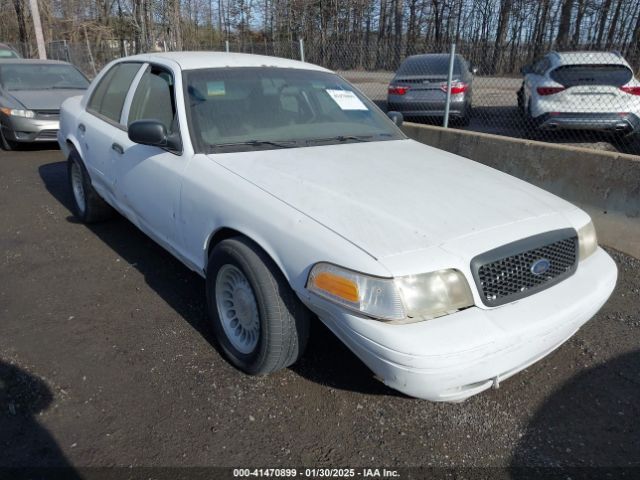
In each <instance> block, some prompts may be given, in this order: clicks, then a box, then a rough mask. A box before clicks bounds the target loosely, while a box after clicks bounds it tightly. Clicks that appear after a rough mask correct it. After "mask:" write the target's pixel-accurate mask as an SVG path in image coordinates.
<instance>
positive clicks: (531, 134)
mask: <svg viewBox="0 0 640 480" xmlns="http://www.w3.org/2000/svg"><path fill="white" fill-rule="evenodd" d="M522 128H523V130H524V131H523V138H526V139H527V140H538V139H539V138H540V129H539V128H538V122H536V121H535V119H534V118H533V117H532V116H531V100H529V103H528V104H527V108H525V109H524V111H523V112H522Z"/></svg>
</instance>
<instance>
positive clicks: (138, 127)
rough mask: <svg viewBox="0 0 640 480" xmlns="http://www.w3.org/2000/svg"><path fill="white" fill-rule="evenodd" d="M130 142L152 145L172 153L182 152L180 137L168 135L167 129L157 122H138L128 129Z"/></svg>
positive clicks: (132, 123) (130, 125) (131, 124)
mask: <svg viewBox="0 0 640 480" xmlns="http://www.w3.org/2000/svg"><path fill="white" fill-rule="evenodd" d="M127 131H128V134H129V140H131V141H132V142H135V143H140V144H141V145H152V146H154V147H160V148H165V149H167V150H171V151H180V150H182V144H181V142H180V137H179V136H177V135H168V134H167V128H166V127H165V126H164V125H163V124H162V123H161V122H159V121H157V120H136V121H135V122H131V123H130V124H129V128H128V130H127Z"/></svg>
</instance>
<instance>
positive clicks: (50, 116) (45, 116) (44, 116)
mask: <svg viewBox="0 0 640 480" xmlns="http://www.w3.org/2000/svg"><path fill="white" fill-rule="evenodd" d="M35 113H36V116H37V117H38V118H39V119H41V120H58V119H59V118H60V110H35Z"/></svg>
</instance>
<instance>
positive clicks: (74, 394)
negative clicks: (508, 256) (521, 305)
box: [0, 148, 640, 478]
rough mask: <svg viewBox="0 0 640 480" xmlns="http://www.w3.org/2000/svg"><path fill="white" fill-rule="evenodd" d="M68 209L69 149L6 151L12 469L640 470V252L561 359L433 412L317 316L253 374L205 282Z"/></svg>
mask: <svg viewBox="0 0 640 480" xmlns="http://www.w3.org/2000/svg"><path fill="white" fill-rule="evenodd" d="M70 202H71V197H70V193H69V189H68V186H67V177H66V165H65V163H64V159H63V158H62V154H61V153H60V152H59V151H58V150H47V149H42V148H40V149H30V150H28V151H21V152H11V153H9V152H0V247H1V252H2V257H1V258H0V451H1V452H2V453H1V454H0V467H10V466H14V467H15V466H26V465H29V466H67V467H70V468H72V469H76V468H81V467H87V466H92V467H97V466H116V465H118V466H177V467H179V466H193V465H196V466H235V467H240V466H269V467H274V466H298V467H301V466H316V467H317V466H352V467H369V466H377V467H382V466H394V467H402V466H436V467H440V466H454V467H504V468H507V469H510V470H509V471H511V472H512V473H513V475H512V476H513V477H514V478H516V477H518V475H519V474H518V472H520V470H518V467H522V466H529V467H530V466H562V467H570V466H607V467H611V466H638V465H640V423H639V422H638V418H640V415H639V414H640V402H639V399H640V349H639V348H640V347H639V345H640V313H639V309H638V306H639V305H640V274H639V273H638V272H640V260H638V259H634V258H631V257H628V256H625V255H623V254H620V253H617V252H615V251H611V250H610V253H611V255H612V256H613V258H614V259H615V260H616V262H617V264H618V267H619V275H620V276H619V281H618V285H617V287H616V290H615V292H614V294H613V296H612V298H611V299H610V301H609V302H608V303H607V304H606V305H605V307H604V308H603V309H602V311H601V312H600V313H599V314H598V315H597V316H596V317H595V318H593V319H592V320H591V321H590V322H589V323H588V324H587V325H586V326H585V327H584V328H582V329H581V330H580V331H579V332H578V333H577V334H576V335H575V336H574V337H573V338H572V339H571V340H569V341H568V342H567V343H566V344H565V345H563V346H562V347H561V348H559V349H558V350H557V351H556V352H554V353H553V354H551V355H550V356H549V357H547V358H546V359H544V360H542V361H541V362H539V363H536V364H535V365H533V366H532V367H530V368H529V369H527V370H526V371H524V372H522V373H520V374H518V375H516V376H515V377H513V378H511V379H509V380H508V381H505V382H504V383H503V384H501V385H500V388H499V389H497V390H490V391H487V392H484V393H482V394H480V395H478V396H476V397H473V398H471V399H469V400H467V401H466V402H464V403H461V404H436V403H429V402H427V401H423V400H416V399H412V398H408V397H405V396H403V395H401V394H398V393H397V392H395V391H393V390H390V389H388V388H387V387H385V386H384V385H382V384H381V383H379V382H378V381H377V380H376V379H375V378H374V377H373V375H372V374H371V373H370V372H369V371H368V370H367V368H366V367H365V366H364V365H363V364H362V363H361V362H360V361H359V360H358V359H357V358H356V357H355V356H354V355H353V354H352V353H350V352H349V350H347V349H346V348H345V347H344V346H343V345H342V344H341V343H340V342H339V341H338V340H337V339H335V338H334V337H333V336H332V334H331V333H330V332H328V331H327V330H326V329H325V328H324V327H323V326H322V325H320V324H319V322H317V321H316V322H315V324H314V325H313V329H312V336H311V341H310V344H309V347H308V349H307V351H306V353H305V355H304V357H303V358H302V360H301V361H300V362H299V363H298V364H296V365H295V366H293V367H292V368H290V369H287V370H284V371H281V372H278V373H276V374H273V375H270V376H268V377H259V378H255V377H250V376H247V375H244V374H242V373H240V372H239V371H237V370H236V369H234V368H233V367H232V366H230V365H229V364H228V363H227V362H226V361H225V360H224V359H223V357H222V356H221V354H220V353H219V351H218V350H217V348H216V347H215V344H214V341H213V338H212V334H211V330H210V328H209V325H208V321H207V318H206V315H205V308H204V281H203V280H202V279H201V278H200V277H199V276H198V275H196V274H194V273H192V272H190V271H189V270H188V269H187V268H186V267H184V266H183V265H182V264H180V263H179V262H178V261H177V260H175V259H173V257H171V256H170V255H169V254H168V253H166V252H165V251H163V250H162V249H161V248H160V247H159V246H157V245H156V244H155V243H154V242H153V241H151V240H150V239H149V238H147V237H146V236H145V235H143V234H142V233H140V232H139V231H138V230H137V229H136V228H135V227H134V226H133V225H132V224H131V223H129V222H128V221H127V220H125V219H123V218H122V217H117V218H115V219H114V220H111V221H109V222H107V223H103V224H97V225H94V226H91V227H87V226H85V225H82V224H79V223H78V222H77V221H76V220H75V219H74V217H73V216H72V214H71V211H70ZM0 473H1V471H0ZM1 476H2V475H0V477H1ZM67 478H71V477H67Z"/></svg>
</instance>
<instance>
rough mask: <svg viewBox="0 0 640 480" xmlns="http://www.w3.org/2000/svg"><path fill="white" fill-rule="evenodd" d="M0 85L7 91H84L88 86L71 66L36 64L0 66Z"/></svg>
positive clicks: (84, 79)
mask: <svg viewBox="0 0 640 480" xmlns="http://www.w3.org/2000/svg"><path fill="white" fill-rule="evenodd" d="M0 83H1V84H2V86H3V87H4V88H6V89H7V90H55V89H70V90H84V89H85V88H87V87H88V86H89V81H88V80H87V79H86V77H85V76H84V75H82V74H81V73H80V72H79V71H78V70H77V69H76V68H75V67H74V66H72V65H68V64H46V63H36V62H33V63H31V62H29V63H6V64H2V65H0Z"/></svg>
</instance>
